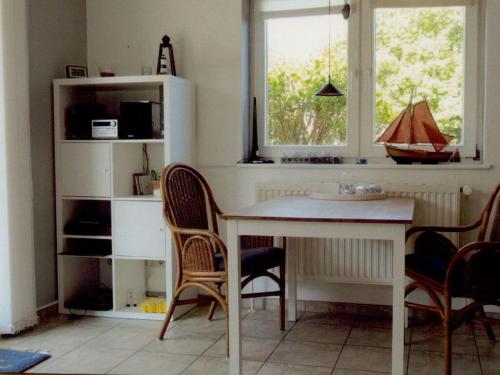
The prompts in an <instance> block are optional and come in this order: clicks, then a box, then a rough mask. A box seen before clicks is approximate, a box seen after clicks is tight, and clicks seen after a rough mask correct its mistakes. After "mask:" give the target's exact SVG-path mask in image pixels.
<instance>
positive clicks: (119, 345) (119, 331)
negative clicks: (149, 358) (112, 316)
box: [85, 326, 157, 351]
mask: <svg viewBox="0 0 500 375" xmlns="http://www.w3.org/2000/svg"><path fill="white" fill-rule="evenodd" d="M156 339H157V338H156V336H155V334H154V333H153V332H152V331H151V330H144V329H138V328H129V327H120V326H119V327H115V328H112V329H111V330H109V331H108V332H106V333H104V334H102V335H100V336H97V337H95V338H93V339H92V340H90V341H89V342H87V343H86V344H85V346H89V347H96V348H109V349H118V350H133V351H136V350H139V349H142V348H143V347H145V346H146V345H147V344H149V343H150V342H152V341H153V340H156Z"/></svg>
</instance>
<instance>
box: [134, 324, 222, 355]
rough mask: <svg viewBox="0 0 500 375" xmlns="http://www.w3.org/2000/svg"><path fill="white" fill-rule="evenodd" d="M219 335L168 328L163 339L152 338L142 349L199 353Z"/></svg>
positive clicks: (161, 351)
mask: <svg viewBox="0 0 500 375" xmlns="http://www.w3.org/2000/svg"><path fill="white" fill-rule="evenodd" d="M220 337H221V335H196V334H191V333H186V332H182V331H177V330H176V327H174V328H172V329H171V330H168V332H167V335H166V336H165V338H164V340H161V341H160V340H158V339H156V340H153V341H152V342H150V343H149V344H148V345H146V346H145V347H144V349H143V350H145V351H150V352H158V353H173V354H191V355H201V354H202V353H203V352H204V351H206V350H207V349H208V348H209V347H211V346H212V345H213V344H215V343H216V342H217V340H219V339H220Z"/></svg>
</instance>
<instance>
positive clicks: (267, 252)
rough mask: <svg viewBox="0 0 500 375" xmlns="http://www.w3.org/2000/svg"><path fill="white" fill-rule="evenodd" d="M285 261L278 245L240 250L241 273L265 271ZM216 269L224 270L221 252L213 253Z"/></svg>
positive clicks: (283, 251)
mask: <svg viewBox="0 0 500 375" xmlns="http://www.w3.org/2000/svg"><path fill="white" fill-rule="evenodd" d="M284 261H285V250H283V249H281V248H279V247H257V248H254V249H245V250H241V275H242V276H247V275H250V274H254V273H258V272H261V271H266V270H268V269H271V268H274V267H278V266H280V265H281V264H283V263H284ZM215 264H216V267H217V270H219V271H224V261H223V259H222V255H221V254H216V255H215Z"/></svg>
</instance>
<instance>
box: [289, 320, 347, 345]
mask: <svg viewBox="0 0 500 375" xmlns="http://www.w3.org/2000/svg"><path fill="white" fill-rule="evenodd" d="M350 330H351V328H350V327H345V326H341V325H329V324H305V323H297V324H295V326H294V327H293V328H292V330H291V331H290V333H289V334H288V335H287V336H286V340H294V341H309V342H319V343H325V344H341V345H343V344H344V343H345V341H346V338H347V336H348V335H349V332H350Z"/></svg>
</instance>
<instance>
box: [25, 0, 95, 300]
mask: <svg viewBox="0 0 500 375" xmlns="http://www.w3.org/2000/svg"><path fill="white" fill-rule="evenodd" d="M28 5H29V50H30V67H29V68H30V72H29V73H30V112H31V116H30V122H31V154H32V161H31V163H32V170H33V196H34V207H33V214H34V229H35V265H36V269H35V271H36V272H35V273H36V292H37V293H36V295H37V306H39V307H40V306H44V305H46V304H48V303H50V302H52V301H55V300H56V299H57V275H56V241H55V212H54V205H55V203H54V146H53V125H52V79H54V78H62V77H66V72H65V66H66V65H87V48H86V41H87V33H86V26H87V25H86V6H85V0H44V1H40V0H28Z"/></svg>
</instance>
